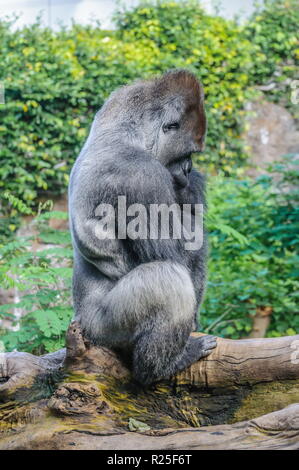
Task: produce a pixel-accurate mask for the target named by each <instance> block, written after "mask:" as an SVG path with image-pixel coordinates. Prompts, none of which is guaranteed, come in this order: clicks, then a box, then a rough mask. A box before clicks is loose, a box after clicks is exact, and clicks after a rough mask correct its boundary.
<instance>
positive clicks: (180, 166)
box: [168, 157, 192, 188]
mask: <svg viewBox="0 0 299 470" xmlns="http://www.w3.org/2000/svg"><path fill="white" fill-rule="evenodd" d="M168 169H169V171H170V173H171V175H172V177H173V180H174V183H175V185H176V186H177V187H178V188H185V187H186V186H188V184H189V175H190V173H191V170H192V160H191V157H186V158H184V159H183V160H180V161H179V162H175V163H173V164H172V165H170V166H169V168H168Z"/></svg>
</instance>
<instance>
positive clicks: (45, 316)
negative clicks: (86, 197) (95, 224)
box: [0, 204, 72, 354]
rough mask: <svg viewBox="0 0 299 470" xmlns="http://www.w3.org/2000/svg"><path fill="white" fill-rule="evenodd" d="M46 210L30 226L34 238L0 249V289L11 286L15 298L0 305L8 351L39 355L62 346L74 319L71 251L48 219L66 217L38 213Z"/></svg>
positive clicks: (18, 239) (64, 235) (22, 238)
mask: <svg viewBox="0 0 299 470" xmlns="http://www.w3.org/2000/svg"><path fill="white" fill-rule="evenodd" d="M46 205H47V204H46ZM44 208H45V205H44V207H40V210H39V213H38V214H37V215H36V217H35V218H34V220H33V221H32V222H31V224H30V231H31V232H32V233H34V235H31V236H26V237H25V236H17V237H16V238H15V239H14V240H13V241H11V242H9V243H6V244H3V245H0V285H1V287H2V288H4V289H6V288H14V289H15V292H17V293H18V295H17V297H16V299H18V298H19V300H17V301H16V303H13V304H6V305H1V306H0V319H2V320H6V321H9V322H11V324H12V326H13V327H14V328H13V329H11V328H9V329H7V330H6V331H4V332H2V334H1V341H3V343H4V345H5V347H6V349H7V350H13V349H15V348H17V349H19V350H23V351H28V352H33V353H38V354H43V353H45V352H50V351H55V350H57V349H59V348H61V347H63V346H64V341H65V332H66V329H67V327H68V324H69V322H70V318H71V315H72V308H71V305H70V291H71V275H72V268H71V260H72V250H71V247H70V235H69V233H68V232H63V231H58V230H54V229H52V228H51V227H50V225H49V221H50V220H51V219H59V218H64V219H65V218H67V214H66V213H64V212H42V210H43V209H44ZM41 243H44V244H46V245H45V247H44V248H43V246H41ZM47 245H49V246H47ZM36 247H39V249H37V248H36Z"/></svg>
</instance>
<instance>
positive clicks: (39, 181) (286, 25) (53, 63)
mask: <svg viewBox="0 0 299 470" xmlns="http://www.w3.org/2000/svg"><path fill="white" fill-rule="evenodd" d="M298 15H299V7H298V5H297V3H296V2H295V1H293V0H289V1H283V0H279V1H276V2H267V3H266V7H265V9H264V10H263V11H261V12H257V13H256V14H255V15H253V17H252V18H251V19H250V20H249V21H248V22H247V23H246V24H244V25H239V24H238V23H237V21H231V20H225V19H223V18H221V17H218V16H212V15H209V14H207V13H206V12H204V10H203V9H202V8H201V7H200V6H199V5H198V3H197V2H190V1H188V2H184V1H183V2H182V1H181V2H173V1H172V2H156V3H146V4H141V5H139V6H138V7H137V8H135V9H133V10H129V11H126V10H122V11H118V12H117V13H116V15H115V24H116V29H115V30H113V31H105V30H101V29H100V27H99V26H87V27H83V26H79V25H73V27H72V28H70V29H63V30H61V31H59V32H53V31H51V30H49V29H45V28H42V27H41V26H40V24H39V23H38V22H37V23H36V24H35V25H34V26H30V27H25V28H23V29H21V30H18V31H13V30H12V29H11V23H10V22H8V21H6V22H5V21H2V22H1V23H0V44H1V48H0V80H1V81H3V82H4V85H5V97H6V103H5V104H4V105H0V162H1V165H0V190H1V195H2V199H1V211H2V216H3V217H2V218H1V219H0V221H1V225H2V234H3V233H4V228H5V230H6V232H5V235H7V233H8V232H9V231H12V232H13V231H14V230H15V228H16V226H17V223H16V221H14V217H16V216H17V211H16V209H15V208H14V207H13V206H12V205H11V203H10V202H9V198H8V199H7V198H5V197H3V195H4V194H5V190H6V192H8V194H10V195H13V196H15V197H18V198H19V199H21V200H22V201H23V202H25V203H26V205H29V206H30V205H31V206H36V204H37V201H38V198H40V197H41V196H42V195H43V194H44V193H45V192H46V193H47V194H49V193H56V194H57V193H62V192H64V191H65V190H66V187H67V184H68V176H69V172H70V168H71V166H72V164H73V162H74V159H75V158H76V156H77V154H78V152H79V150H80V147H81V146H82V144H83V142H84V139H85V138H86V135H87V133H88V129H89V126H90V123H91V121H92V119H93V116H94V114H95V112H96V111H97V110H98V109H99V108H100V106H101V105H102V103H103V101H104V100H105V98H106V97H107V96H108V95H109V94H110V92H111V91H112V90H113V89H115V88H116V87H118V86H120V85H122V84H125V83H128V82H130V81H132V80H134V79H135V78H137V77H148V76H152V75H155V74H160V73H162V72H164V71H165V70H167V69H169V68H173V67H185V68H188V69H190V70H192V71H193V72H194V73H196V75H197V76H198V77H199V78H200V79H201V81H202V82H203V84H204V88H205V93H206V103H207V113H208V119H209V130H208V139H207V148H206V151H205V153H204V155H202V157H201V158H200V159H199V160H198V164H199V165H200V166H204V167H205V169H206V170H208V171H212V172H215V171H217V172H219V171H220V172H222V173H224V174H225V175H230V174H236V173H238V172H239V168H241V167H242V166H243V165H244V164H245V163H246V157H247V153H246V152H247V149H246V147H244V143H243V141H242V133H243V130H244V126H243V123H244V103H245V102H246V100H248V99H253V98H254V97H256V96H257V94H258V92H257V91H256V89H255V85H256V84H264V83H268V81H269V80H270V81H271V80H274V81H275V80H276V82H277V80H278V82H279V83H281V80H282V77H284V78H285V76H287V78H288V80H290V79H291V78H292V77H294V78H296V73H297V68H298V67H297V66H298V57H299V54H298V51H299V49H298V33H297V30H298V28H297V25H298V23H299V19H298V18H299V16H298ZM274 26H275V27H274ZM281 71H282V72H281ZM279 73H283V75H278V74H279ZM271 93H272V94H271V97H272V99H275V100H279V99H281V98H282V93H281V90H280V91H278V93H277V90H276V88H275V90H274V91H273V92H271ZM283 96H285V93H284V94H283ZM5 217H9V225H7V223H6V221H7V219H5ZM0 230H1V227H0Z"/></svg>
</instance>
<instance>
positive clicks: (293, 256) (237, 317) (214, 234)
mask: <svg viewBox="0 0 299 470" xmlns="http://www.w3.org/2000/svg"><path fill="white" fill-rule="evenodd" d="M272 171H273V172H275V173H276V174H277V173H278V172H279V173H280V174H281V178H280V181H279V183H276V184H274V183H273V180H272V178H271V177H266V176H265V177H260V178H259V179H257V180H256V181H253V180H244V181H239V180H233V179H230V178H223V177H214V178H212V179H211V182H210V185H209V199H210V201H209V207H210V215H209V219H208V226H209V230H210V237H209V240H210V258H209V283H208V289H207V296H206V299H205V302H204V305H203V308H202V320H203V325H204V327H205V328H206V329H207V331H213V332H214V333H216V334H220V335H223V336H229V337H232V338H238V337H240V336H246V335H247V334H248V332H250V331H251V327H252V317H253V316H254V315H255V314H256V312H257V311H258V310H260V309H265V308H268V309H270V310H271V311H272V312H273V313H272V319H271V325H270V329H269V331H268V335H269V336H280V335H284V334H295V332H296V331H297V332H298V331H299V317H298V314H297V312H298V298H299V281H298V278H299V276H298V275H299V263H298V262H299V256H298V248H299V205H298V201H299V191H298V187H299V185H298V183H299V168H298V162H297V166H296V165H295V163H294V162H293V163H292V156H289V157H288V158H286V160H285V161H284V162H282V163H279V164H277V165H274V166H273V168H272ZM223 221H225V222H226V223H227V224H229V227H230V229H229V230H227V229H226V226H224V230H223ZM232 228H233V229H234V230H235V231H236V232H237V233H238V234H242V237H243V238H242V239H240V235H237V236H236V233H235V232H232V231H231V229H232Z"/></svg>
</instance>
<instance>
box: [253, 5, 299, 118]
mask: <svg viewBox="0 0 299 470" xmlns="http://www.w3.org/2000/svg"><path fill="white" fill-rule="evenodd" d="M298 24H299V3H298V1H297V0H275V1H274V0H267V1H266V2H265V8H264V9H263V10H261V11H257V12H256V13H255V14H254V15H253V17H252V18H251V21H250V22H249V23H248V25H247V26H246V28H245V30H244V32H245V36H246V37H247V38H248V39H249V40H250V39H252V38H253V40H254V43H255V44H256V46H257V48H258V53H257V54H256V55H255V57H254V64H253V67H252V69H251V71H250V79H251V81H252V82H253V83H257V84H258V85H267V84H270V91H268V92H267V91H266V97H267V98H269V99H270V100H273V101H275V102H280V103H281V104H282V105H284V106H286V107H287V108H289V109H290V111H291V112H292V113H293V114H294V115H295V117H296V118H297V119H298V118H299V111H298V105H296V104H294V103H292V101H291V96H290V95H291V91H292V88H291V86H290V85H291V82H292V80H296V79H297V80H298V79H299V70H298V66H299V37H298Z"/></svg>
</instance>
